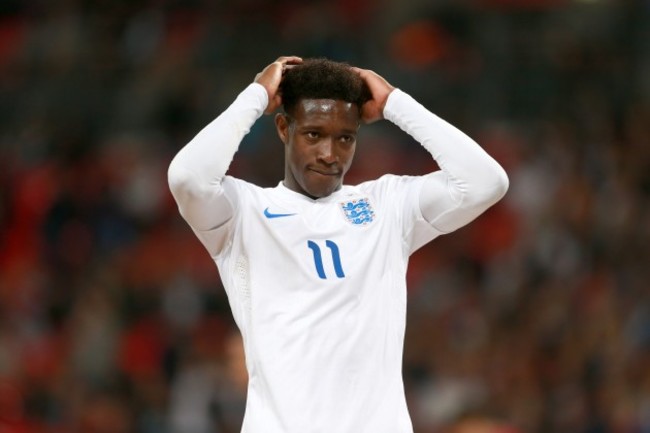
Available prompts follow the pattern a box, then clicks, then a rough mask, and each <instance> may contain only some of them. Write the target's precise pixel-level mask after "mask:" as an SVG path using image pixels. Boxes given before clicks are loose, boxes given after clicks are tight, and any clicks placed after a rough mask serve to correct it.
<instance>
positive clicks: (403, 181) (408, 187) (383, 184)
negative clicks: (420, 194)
mask: <svg viewBox="0 0 650 433" xmlns="http://www.w3.org/2000/svg"><path fill="white" fill-rule="evenodd" d="M426 178H427V175H424V176H406V175H396V174H385V175H383V176H381V177H380V178H378V179H375V180H370V181H367V182H363V183H360V184H359V185H357V188H359V189H360V190H361V191H364V192H366V193H373V194H380V195H391V194H403V193H404V192H406V191H413V190H418V189H419V188H420V187H421V185H422V183H424V181H425V179H426Z"/></svg>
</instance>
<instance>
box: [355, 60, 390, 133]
mask: <svg viewBox="0 0 650 433" xmlns="http://www.w3.org/2000/svg"><path fill="white" fill-rule="evenodd" d="M352 69H354V70H355V71H356V72H358V73H359V75H361V78H362V79H363V80H364V81H365V82H366V84H367V85H368V89H370V94H371V95H372V99H371V100H369V101H368V102H366V103H365V104H363V106H362V107H361V120H362V121H363V122H364V123H372V122H375V121H377V120H380V119H383V118H384V107H385V106H386V101H387V100H388V95H390V93H391V92H392V91H393V90H395V87H393V86H391V85H390V84H389V83H388V81H386V80H385V79H384V78H383V77H382V76H381V75H379V74H377V73H376V72H374V71H371V70H370V69H361V68H356V67H353V68H352Z"/></svg>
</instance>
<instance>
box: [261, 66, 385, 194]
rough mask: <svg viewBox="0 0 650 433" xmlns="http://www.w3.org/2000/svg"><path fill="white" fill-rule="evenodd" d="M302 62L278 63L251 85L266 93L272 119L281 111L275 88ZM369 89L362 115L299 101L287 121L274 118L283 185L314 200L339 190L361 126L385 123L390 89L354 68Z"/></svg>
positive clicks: (346, 107)
mask: <svg viewBox="0 0 650 433" xmlns="http://www.w3.org/2000/svg"><path fill="white" fill-rule="evenodd" d="M301 62H302V59H301V58H300V57H295V56H286V57H280V58H278V60H276V61H275V62H273V63H271V64H270V65H268V66H267V67H266V68H264V70H263V71H262V72H260V73H259V74H257V75H256V77H255V82H257V83H259V84H261V85H262V86H264V88H265V89H266V91H267V93H268V96H269V103H268V106H267V108H266V110H265V111H264V112H265V113H266V114H271V113H273V112H274V111H275V110H276V109H277V108H279V107H280V106H281V105H282V98H281V96H280V94H279V93H278V87H279V85H280V81H281V80H282V73H283V71H284V70H285V69H287V68H291V67H294V66H295V65H299V64H300V63H301ZM352 69H353V70H354V71H355V72H357V73H358V74H359V75H360V76H361V78H362V79H363V80H365V82H366V83H367V85H368V88H369V89H370V93H371V95H372V99H371V100H369V101H368V102H366V103H365V104H364V105H363V106H362V107H361V109H359V107H358V106H357V105H355V104H352V103H349V102H345V101H341V100H334V99H301V100H299V101H298V104H297V105H296V107H295V110H294V113H291V115H290V116H289V115H287V114H283V113H278V114H277V115H276V117H275V125H276V128H277V131H278V135H279V136H280V139H281V140H282V142H283V143H284V145H285V174H284V185H285V186H286V187H287V188H289V189H291V190H292V191H295V192H298V193H300V194H303V195H306V196H308V197H310V198H313V199H316V198H321V197H327V196H328V195H330V194H332V193H333V192H334V191H337V190H338V189H340V188H341V185H342V184H343V178H344V176H345V174H346V173H347V171H348V169H349V168H350V165H351V164H352V160H353V158H354V151H355V148H356V139H357V132H358V130H359V126H360V124H361V123H372V122H375V121H377V120H380V119H383V111H384V107H385V105H386V100H387V99H388V95H390V93H391V92H392V91H393V90H394V87H393V86H391V85H390V84H388V82H387V81H386V80H384V79H383V78H382V77H381V76H379V75H377V74H376V73H375V72H373V71H370V70H367V69H360V68H352Z"/></svg>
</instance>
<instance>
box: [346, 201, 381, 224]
mask: <svg viewBox="0 0 650 433" xmlns="http://www.w3.org/2000/svg"><path fill="white" fill-rule="evenodd" d="M341 209H342V210H343V214H344V215H345V218H346V219H347V220H348V222H350V223H352V224H354V225H367V224H370V223H371V222H372V221H373V220H374V218H375V212H374V211H373V210H372V206H371V205H370V202H369V201H368V199H367V198H360V199H358V200H352V201H349V202H344V203H341Z"/></svg>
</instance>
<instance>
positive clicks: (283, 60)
mask: <svg viewBox="0 0 650 433" xmlns="http://www.w3.org/2000/svg"><path fill="white" fill-rule="evenodd" d="M276 62H278V63H280V64H282V65H287V64H298V63H302V57H298V56H281V57H278V59H277V60H276Z"/></svg>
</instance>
